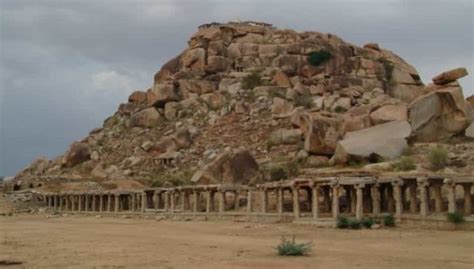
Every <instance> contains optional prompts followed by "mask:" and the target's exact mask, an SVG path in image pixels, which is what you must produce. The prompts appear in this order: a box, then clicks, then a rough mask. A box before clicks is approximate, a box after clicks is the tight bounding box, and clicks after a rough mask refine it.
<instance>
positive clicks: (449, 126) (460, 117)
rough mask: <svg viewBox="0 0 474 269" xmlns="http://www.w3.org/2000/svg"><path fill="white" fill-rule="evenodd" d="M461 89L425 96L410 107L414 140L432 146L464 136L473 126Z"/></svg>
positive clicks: (441, 91) (450, 89)
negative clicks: (434, 143)
mask: <svg viewBox="0 0 474 269" xmlns="http://www.w3.org/2000/svg"><path fill="white" fill-rule="evenodd" d="M468 117H469V116H468V115H467V111H466V103H465V101H464V97H463V94H462V89H461V88H460V87H445V88H443V89H440V90H437V91H434V92H431V93H428V94H425V95H423V96H420V97H419V98H417V99H416V100H414V101H413V102H412V103H411V104H410V105H409V106H408V121H409V122H410V124H411V127H412V129H413V138H414V140H416V141H418V142H432V141H438V140H441V139H446V138H449V137H451V136H453V135H455V134H458V133H461V132H462V131H464V129H466V127H467V126H468V124H469V119H468Z"/></svg>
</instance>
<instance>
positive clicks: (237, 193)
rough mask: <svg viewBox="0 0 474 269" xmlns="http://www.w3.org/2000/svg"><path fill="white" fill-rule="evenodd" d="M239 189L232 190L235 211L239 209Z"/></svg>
mask: <svg viewBox="0 0 474 269" xmlns="http://www.w3.org/2000/svg"><path fill="white" fill-rule="evenodd" d="M239 195H240V193H239V191H234V210H235V211H237V210H239V206H240V198H239Z"/></svg>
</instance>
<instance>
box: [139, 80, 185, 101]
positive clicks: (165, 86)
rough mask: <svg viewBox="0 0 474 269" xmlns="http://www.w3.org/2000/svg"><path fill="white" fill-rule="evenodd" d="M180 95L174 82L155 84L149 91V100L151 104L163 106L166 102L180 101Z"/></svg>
mask: <svg viewBox="0 0 474 269" xmlns="http://www.w3.org/2000/svg"><path fill="white" fill-rule="evenodd" d="M179 100H180V95H179V94H178V90H177V89H176V87H175V86H174V84H173V83H159V84H155V85H154V86H153V88H151V89H149V90H148V92H147V102H148V105H149V106H160V107H163V106H164V105H165V104H166V102H171V101H179Z"/></svg>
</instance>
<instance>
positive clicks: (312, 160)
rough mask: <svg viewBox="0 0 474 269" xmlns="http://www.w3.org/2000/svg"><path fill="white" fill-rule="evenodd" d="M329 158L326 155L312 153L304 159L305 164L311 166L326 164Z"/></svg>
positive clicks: (316, 166)
mask: <svg viewBox="0 0 474 269" xmlns="http://www.w3.org/2000/svg"><path fill="white" fill-rule="evenodd" d="M328 164H329V158H328V157H327V156H320V155H319V156H318V155H313V156H309V157H308V158H307V159H306V166H308V167H312V168H318V167H324V166H328Z"/></svg>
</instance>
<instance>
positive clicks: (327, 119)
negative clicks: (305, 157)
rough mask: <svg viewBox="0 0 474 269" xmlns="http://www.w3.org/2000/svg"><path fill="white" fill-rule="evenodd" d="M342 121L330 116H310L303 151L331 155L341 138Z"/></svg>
mask: <svg viewBox="0 0 474 269" xmlns="http://www.w3.org/2000/svg"><path fill="white" fill-rule="evenodd" d="M343 123H344V120H343V119H342V118H341V117H339V116H337V115H332V114H314V115H311V118H310V121H309V127H308V131H307V132H306V135H305V141H304V150H306V151H307V152H309V153H312V154H320V155H332V154H333V153H334V150H335V149H336V144H337V141H339V140H340V139H341V137H342V131H343Z"/></svg>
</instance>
